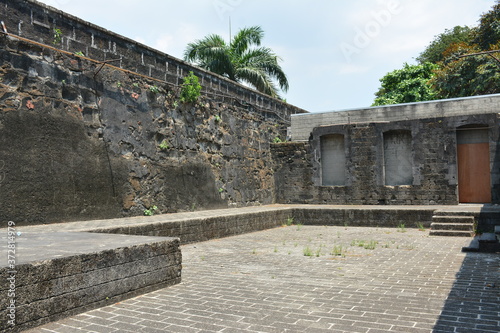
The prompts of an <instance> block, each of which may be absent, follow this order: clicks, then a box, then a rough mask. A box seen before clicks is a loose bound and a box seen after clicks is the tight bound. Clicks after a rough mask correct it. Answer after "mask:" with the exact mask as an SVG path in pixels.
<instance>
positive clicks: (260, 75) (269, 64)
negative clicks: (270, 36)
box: [184, 26, 288, 97]
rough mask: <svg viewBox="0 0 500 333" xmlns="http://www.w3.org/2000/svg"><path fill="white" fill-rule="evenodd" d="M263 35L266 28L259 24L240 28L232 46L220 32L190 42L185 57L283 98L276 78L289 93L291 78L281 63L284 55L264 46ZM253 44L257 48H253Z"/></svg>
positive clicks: (199, 64) (234, 79)
mask: <svg viewBox="0 0 500 333" xmlns="http://www.w3.org/2000/svg"><path fill="white" fill-rule="evenodd" d="M263 37H264V31H263V30H262V28H261V27H259V26H255V27H250V28H244V29H242V30H240V31H239V32H238V33H237V34H236V36H234V38H233V39H232V40H230V42H229V45H228V44H227V43H226V42H225V41H224V39H223V38H222V37H221V36H219V35H215V34H212V35H208V36H206V37H205V38H203V39H201V40H197V41H195V42H194V43H189V44H188V46H187V48H186V50H185V51H184V60H186V61H190V62H194V63H196V64H197V65H198V66H200V67H202V68H205V69H207V70H209V71H212V72H214V73H217V74H219V75H222V76H225V77H227V78H229V79H231V80H233V81H237V82H245V83H247V84H249V85H250V86H252V87H254V88H255V89H257V90H258V91H260V92H262V93H265V94H268V95H271V96H273V97H279V94H278V88H277V87H276V84H275V81H277V83H278V85H279V87H280V89H281V90H282V91H284V92H286V91H287V90H288V80H287V78H286V75H285V73H284V72H283V70H282V69H281V66H280V65H279V64H278V60H281V58H280V57H278V56H277V55H276V54H274V52H273V51H272V50H271V49H269V48H267V47H260V41H261V39H262V38H263ZM252 45H255V46H257V47H255V48H251V46H252Z"/></svg>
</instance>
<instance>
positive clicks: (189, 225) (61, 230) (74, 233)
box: [0, 205, 498, 331]
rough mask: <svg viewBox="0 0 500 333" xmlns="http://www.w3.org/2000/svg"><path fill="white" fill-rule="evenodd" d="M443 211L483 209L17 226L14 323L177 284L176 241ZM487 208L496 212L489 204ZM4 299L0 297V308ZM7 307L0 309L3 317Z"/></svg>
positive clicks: (352, 210)
mask: <svg viewBox="0 0 500 333" xmlns="http://www.w3.org/2000/svg"><path fill="white" fill-rule="evenodd" d="M446 209H459V210H466V211H474V212H475V211H479V212H480V211H481V210H483V209H484V207H483V206H482V205H466V206H455V207H451V206H329V205H270V206H260V207H246V208H235V209H219V210H211V211H198V212H185V213H176V214H164V215H156V216H151V217H132V218H121V219H110V220H94V221H81V222H71V223H59V224H48V225H38V226H25V227H17V228H16V232H18V233H20V234H19V235H18V236H16V253H15V255H16V258H15V260H16V266H15V271H16V273H15V275H16V276H15V281H16V283H15V288H16V290H15V291H16V296H15V298H13V299H15V301H16V327H15V328H16V329H17V330H20V329H24V328H27V327H30V326H35V325H39V324H43V323H45V322H47V321H52V320H56V319H58V318H62V317H64V316H68V315H71V314H75V313H78V312H82V311H87V310H89V309H91V308H96V307H101V306H104V305H107V304H112V303H115V302H117V301H119V300H122V299H125V298H129V297H131V296H135V295H137V294H140V293H144V292H148V291H151V290H155V289H158V288H161V287H164V286H168V285H172V284H176V283H178V282H180V279H181V277H180V272H181V253H180V250H179V244H191V243H196V242H201V241H206V240H210V239H216V238H222V237H227V236H233V235H239V234H245V233H249V232H254V231H258V230H265V229H271V228H274V227H278V226H282V225H285V224H290V223H292V222H293V223H294V224H296V225H322V226H341V227H344V228H347V227H378V228H395V227H400V226H404V227H405V228H415V229H416V227H417V226H419V225H420V226H422V225H423V226H425V227H429V226H430V224H431V221H432V216H433V214H434V212H435V211H436V210H446ZM490 210H492V211H495V212H497V208H496V206H492V207H490ZM497 213H498V212H497ZM0 232H1V233H2V234H1V235H2V238H3V241H2V251H5V252H8V251H7V244H8V241H7V229H0ZM172 237H176V238H172ZM465 241H466V242H467V240H465ZM1 270H2V271H1V273H2V276H8V274H9V273H8V272H9V271H11V270H12V269H10V268H8V267H5V265H4V266H2V268H1ZM9 287H10V286H9V282H8V281H7V280H6V279H2V282H1V284H0V292H1V293H2V295H4V294H5V295H7V294H8V291H9ZM9 300H10V298H9V297H2V298H1V301H0V302H1V304H0V305H1V306H2V308H3V309H5V308H7V305H8V302H9ZM8 311H9V310H7V311H3V312H2V313H1V315H2V318H6V317H7V315H8V314H9V312H8ZM6 322H7V321H6V320H3V321H2V323H1V325H2V326H0V331H5V330H7V329H11V327H9V326H6V325H7V324H6Z"/></svg>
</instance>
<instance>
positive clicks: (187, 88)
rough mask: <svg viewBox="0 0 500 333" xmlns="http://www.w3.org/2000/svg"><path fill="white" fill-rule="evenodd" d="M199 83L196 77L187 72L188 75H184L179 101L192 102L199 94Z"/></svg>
mask: <svg viewBox="0 0 500 333" xmlns="http://www.w3.org/2000/svg"><path fill="white" fill-rule="evenodd" d="M200 92H201V85H200V83H199V82H198V77H197V76H196V75H194V74H193V72H189V75H187V76H185V77H184V83H183V84H182V87H181V98H180V100H181V102H183V103H194V102H196V100H197V99H198V97H199V96H200Z"/></svg>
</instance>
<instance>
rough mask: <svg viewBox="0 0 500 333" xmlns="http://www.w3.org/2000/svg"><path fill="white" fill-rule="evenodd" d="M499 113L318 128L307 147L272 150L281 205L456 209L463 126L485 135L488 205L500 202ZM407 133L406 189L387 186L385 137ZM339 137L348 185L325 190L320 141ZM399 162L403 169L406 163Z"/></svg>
mask: <svg viewBox="0 0 500 333" xmlns="http://www.w3.org/2000/svg"><path fill="white" fill-rule="evenodd" d="M498 121H499V116H498V114H497V113H490V114H477V115H463V116H451V117H438V118H427V119H417V120H403V121H393V122H380V123H370V122H368V123H358V124H353V125H348V124H345V125H331V126H321V127H317V128H315V129H313V131H312V133H311V135H310V140H309V141H307V142H293V143H285V144H275V145H273V149H272V150H273V156H274V158H275V159H276V169H275V181H276V196H277V202H279V203H308V204H316V203H318V204H369V205H377V204H384V205H386V204H397V205H400V204H413V205H429V204H431V205H432V204H448V205H454V204H458V200H459V198H458V190H457V189H458V180H457V140H456V130H457V128H458V127H461V126H464V125H478V126H479V125H480V126H487V127H488V130H489V132H488V133H489V146H490V169H491V184H492V185H491V193H492V202H493V203H498V202H500V191H499V187H500V169H499V162H500V155H499V154H498V150H499V148H500V145H499V131H498ZM391 131H397V132H404V133H410V134H411V152H410V155H411V156H410V159H411V161H410V162H411V163H412V165H411V168H412V170H411V177H409V179H411V180H410V182H411V183H409V184H406V185H399V186H391V185H386V181H387V179H386V177H385V174H384V173H385V172H386V167H385V166H384V133H388V132H389V133H390V132H391ZM331 134H338V135H343V136H344V139H345V155H346V165H345V168H346V182H345V185H344V186H324V185H323V184H322V174H321V168H322V165H321V158H322V156H321V137H322V136H325V135H331ZM404 162H405V163H401V165H403V166H405V167H406V166H407V162H408V161H406V160H405V161H404Z"/></svg>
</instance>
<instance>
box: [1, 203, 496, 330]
mask: <svg viewBox="0 0 500 333" xmlns="http://www.w3.org/2000/svg"><path fill="white" fill-rule="evenodd" d="M451 208H452V207H442V206H417V207H410V206H399V207H395V206H305V205H304V206H298V205H293V206H285V205H273V206H263V207H248V208H239V209H224V210H212V211H202V212H188V213H178V214H166V215H158V216H152V217H135V218H126V219H114V220H99V221H86V222H74V223H64V224H50V225H43V226H30V227H18V228H16V267H15V270H16V273H15V277H16V279H15V289H16V290H15V291H16V296H15V300H16V308H15V314H16V326H15V327H11V326H8V325H7V324H8V322H7V320H5V319H4V318H8V317H7V316H8V314H9V313H10V312H9V310H7V311H3V312H2V318H3V319H2V326H1V327H0V329H1V331H5V332H7V331H9V332H11V331H12V332H15V331H21V330H23V329H28V328H29V327H33V326H36V325H42V324H46V323H48V322H51V321H54V320H58V319H59V320H60V321H56V322H53V323H49V324H46V325H45V326H38V327H37V328H35V329H33V331H31V332H305V331H307V332H323V331H324V332H327V331H329V332H332V331H333V332H382V331H384V332H387V331H389V332H390V331H394V332H431V331H436V332H441V331H443V332H460V331H461V329H462V328H467V330H465V331H467V332H494V331H498V329H499V328H500V326H499V320H498V318H500V313H499V311H500V310H499V308H498V304H499V303H498V302H499V301H500V299H499V298H500V291H499V289H498V286H499V284H500V281H499V280H498V277H499V274H498V272H499V268H500V266H499V264H500V258H499V257H498V254H483V253H462V252H461V248H462V247H464V246H468V245H469V244H470V243H471V240H472V238H464V237H429V231H428V229H427V228H428V227H429V226H430V224H431V223H432V217H433V216H434V212H435V211H436V210H447V209H448V210H449V209H451ZM460 209H465V210H466V211H468V212H470V211H478V210H479V211H480V210H481V209H482V208H481V207H480V206H468V208H467V209H466V208H463V207H461V206H460ZM287 224H288V225H289V224H293V225H289V226H287ZM418 226H420V227H421V226H424V228H425V229H426V230H419V229H418V228H417V227H418ZM264 229H270V230H264ZM258 230H264V231H261V232H253V231H258ZM1 232H2V238H3V241H2V249H3V250H5V252H7V248H6V244H7V243H8V242H7V230H6V229H2V230H1ZM104 233H108V234H104ZM123 234H128V235H123ZM234 235H239V236H234ZM172 236H175V237H172ZM227 236H234V237H227ZM223 237H224V238H223ZM221 238H223V239H221ZM179 244H180V245H179ZM181 250H182V252H183V263H182V267H183V272H182V283H180V284H179V282H181V276H180V274H181ZM11 270H12V269H11V268H9V267H3V268H2V276H7V272H9V271H11ZM4 273H5V274H4ZM174 285H176V286H174ZM0 286H1V291H2V294H4V293H6V291H7V290H8V289H9V288H10V287H11V286H10V285H9V283H6V282H5V280H4V281H2V284H1V285H0ZM167 286H169V288H164V287H167ZM148 292H151V293H149V294H148ZM139 294H143V295H142V296H137V295H139ZM131 297H132V298H131ZM133 297H135V298H133ZM125 299H128V300H125ZM124 300H125V301H124ZM8 302H9V299H2V308H3V309H6V308H7V306H8ZM92 309H96V310H92ZM89 310H90V312H85V311H89ZM77 313H81V314H78V315H76V316H73V317H69V318H67V319H62V318H64V317H68V316H71V315H75V314H77ZM495 318H496V319H495ZM61 319H62V320H61Z"/></svg>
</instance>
